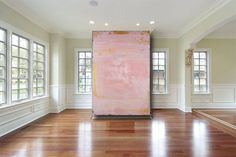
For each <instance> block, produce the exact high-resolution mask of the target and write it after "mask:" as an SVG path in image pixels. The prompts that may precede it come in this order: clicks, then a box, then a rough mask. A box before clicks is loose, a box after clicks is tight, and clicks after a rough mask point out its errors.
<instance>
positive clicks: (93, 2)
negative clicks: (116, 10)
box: [89, 0, 98, 7]
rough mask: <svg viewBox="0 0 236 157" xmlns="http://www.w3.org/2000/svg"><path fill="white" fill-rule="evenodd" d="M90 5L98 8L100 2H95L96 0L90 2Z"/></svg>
mask: <svg viewBox="0 0 236 157" xmlns="http://www.w3.org/2000/svg"><path fill="white" fill-rule="evenodd" d="M89 4H90V5H91V6H93V7H96V6H98V2H97V1H95V0H91V1H89Z"/></svg>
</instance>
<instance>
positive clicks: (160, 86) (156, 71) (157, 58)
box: [152, 51, 166, 94]
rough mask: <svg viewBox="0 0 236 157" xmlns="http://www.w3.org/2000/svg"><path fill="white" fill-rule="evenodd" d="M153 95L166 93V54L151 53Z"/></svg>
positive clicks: (162, 52) (161, 52)
mask: <svg viewBox="0 0 236 157" xmlns="http://www.w3.org/2000/svg"><path fill="white" fill-rule="evenodd" d="M152 56H153V58H152V61H153V71H152V74H153V93H155V94H156V93H157V94H158V93H166V69H165V67H166V52H165V51H155V52H154V53H153V55H152Z"/></svg>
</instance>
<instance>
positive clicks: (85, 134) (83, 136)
mask: <svg viewBox="0 0 236 157" xmlns="http://www.w3.org/2000/svg"><path fill="white" fill-rule="evenodd" d="M78 138H79V139H78V150H77V151H78V156H80V157H81V156H83V157H90V156H91V152H92V128H91V123H80V124H79V128H78Z"/></svg>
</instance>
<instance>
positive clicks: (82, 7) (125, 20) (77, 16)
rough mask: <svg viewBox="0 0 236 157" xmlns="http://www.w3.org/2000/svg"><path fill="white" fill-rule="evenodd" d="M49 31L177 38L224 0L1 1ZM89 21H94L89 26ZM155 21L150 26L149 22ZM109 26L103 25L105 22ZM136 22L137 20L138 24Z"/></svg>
mask: <svg viewBox="0 0 236 157" xmlns="http://www.w3.org/2000/svg"><path fill="white" fill-rule="evenodd" d="M2 1H3V2H4V3H5V4H7V5H8V6H10V7H11V8H13V9H15V10H17V11H18V12H20V13H21V14H22V15H24V16H25V17H27V18H29V19H30V20H31V21H33V22H34V23H36V24H38V25H40V26H41V27H43V28H45V29H46V30H48V31H49V32H53V33H62V34H64V35H65V36H66V37H71V38H89V37H90V36H91V31H92V30H150V31H153V35H155V36H158V37H179V36H180V35H181V34H183V33H184V32H185V31H186V30H188V29H190V28H191V26H193V25H194V23H197V22H198V20H200V18H201V17H203V16H204V15H206V14H208V13H209V12H210V11H212V10H213V8H215V7H216V6H219V5H220V4H222V3H223V2H224V1H223V0H97V1H98V3H99V4H98V6H97V7H92V6H90V5H89V0H2ZM89 20H94V21H95V24H94V25H90V24H89ZM150 20H154V21H156V23H155V24H154V25H150V24H149V21H150ZM105 22H108V23H109V26H107V27H105V26H104V23H105ZM136 23H140V26H139V27H137V26H136Z"/></svg>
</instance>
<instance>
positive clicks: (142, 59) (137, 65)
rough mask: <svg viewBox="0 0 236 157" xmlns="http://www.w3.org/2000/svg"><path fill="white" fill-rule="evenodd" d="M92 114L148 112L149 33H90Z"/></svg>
mask: <svg viewBox="0 0 236 157" xmlns="http://www.w3.org/2000/svg"><path fill="white" fill-rule="evenodd" d="M92 99H93V100H92V102H93V113H94V115H150V34H149V32H147V31H142V32H140V31H130V32H127V31H102V32H93V96H92Z"/></svg>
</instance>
